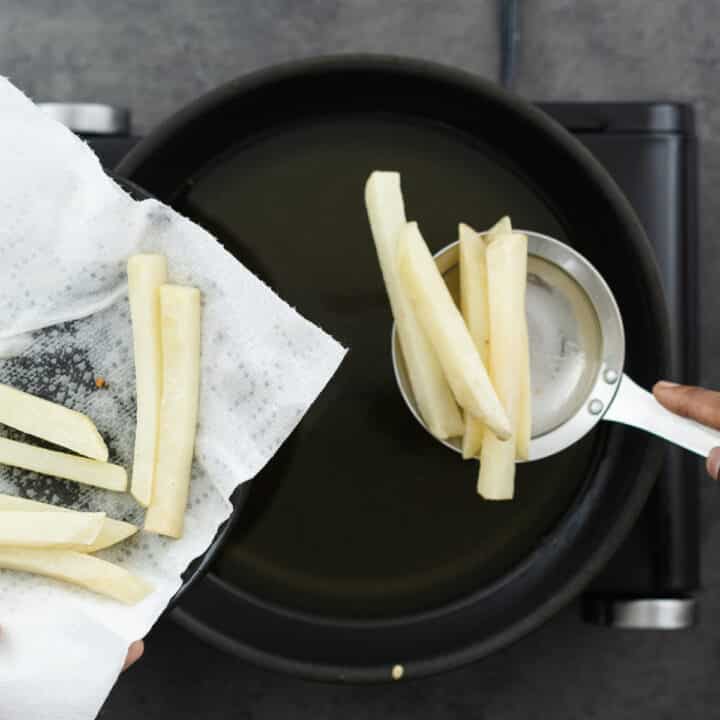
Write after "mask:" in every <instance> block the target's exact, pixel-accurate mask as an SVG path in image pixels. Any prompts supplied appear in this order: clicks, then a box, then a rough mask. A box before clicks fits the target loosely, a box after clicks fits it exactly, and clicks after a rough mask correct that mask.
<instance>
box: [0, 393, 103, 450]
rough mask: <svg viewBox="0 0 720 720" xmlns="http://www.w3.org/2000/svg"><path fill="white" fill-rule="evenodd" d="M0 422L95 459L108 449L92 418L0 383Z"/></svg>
mask: <svg viewBox="0 0 720 720" xmlns="http://www.w3.org/2000/svg"><path fill="white" fill-rule="evenodd" d="M0 423H1V424H3V425H8V426H9V427H12V428H15V429H16V430H20V431H21V432H24V433H27V434H28V435H32V436H34V437H37V438H42V439H43V440H47V441H48V442H51V443H53V444H55V445H60V446H61V447H64V448H67V449H68V450H73V451H74V452H76V453H79V454H80V455H84V456H86V457H89V458H93V459H95V460H101V461H103V462H104V461H106V460H107V459H108V449H107V445H106V444H105V441H104V440H103V439H102V437H101V436H100V433H99V432H98V431H97V428H96V427H95V425H94V423H93V421H92V420H91V419H90V418H89V417H87V415H83V414H82V413H79V412H76V411H75V410H70V409H69V408H66V407H64V406H62V405H58V404H57V403H54V402H50V401H49V400H43V399H42V398H39V397H37V396H36V395H31V394H30V393H26V392H23V391H22V390H17V389H16V388H13V387H10V386H9V385H2V384H0Z"/></svg>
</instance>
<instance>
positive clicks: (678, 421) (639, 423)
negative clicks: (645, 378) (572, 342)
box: [603, 375, 720, 457]
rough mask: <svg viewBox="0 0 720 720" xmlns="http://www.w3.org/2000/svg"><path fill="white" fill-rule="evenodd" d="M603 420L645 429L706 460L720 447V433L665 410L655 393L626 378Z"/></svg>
mask: <svg viewBox="0 0 720 720" xmlns="http://www.w3.org/2000/svg"><path fill="white" fill-rule="evenodd" d="M603 419H604V420H611V421H612V422H618V423H622V424H623V425H632V426H633V427H636V428H640V429H641V430H646V431H647V432H649V433H652V434H653V435H658V436H659V437H661V438H664V439H665V440H669V441H670V442H671V443H674V444H675V445H679V446H680V447H683V448H685V449H686V450H690V451H691V452H694V453H697V454H698V455H702V456H703V457H707V456H708V455H709V454H710V451H711V450H712V449H713V448H714V447H720V432H718V431H717V430H712V429H711V428H709V427H705V425H700V423H697V422H695V421H694V420H688V419H687V418H683V417H680V416H679V415H675V414H674V413H671V412H670V411H669V410H666V409H665V408H664V407H663V406H662V405H661V404H660V403H659V402H658V401H657V400H656V399H655V398H654V396H653V395H652V393H649V392H648V391H647V390H643V389H642V388H641V387H640V386H639V385H637V384H636V383H634V382H633V381H632V380H631V379H630V378H629V377H628V376H627V375H623V376H622V378H621V379H620V387H619V388H618V391H617V394H616V395H615V399H614V400H613V401H612V403H611V404H610V407H609V408H608V409H607V412H606V413H605V415H604V417H603Z"/></svg>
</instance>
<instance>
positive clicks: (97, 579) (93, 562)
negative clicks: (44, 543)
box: [0, 547, 152, 605]
mask: <svg viewBox="0 0 720 720" xmlns="http://www.w3.org/2000/svg"><path fill="white" fill-rule="evenodd" d="M0 568H2V569H5V570H16V571H20V572H29V573H33V574H35V575H44V576H45V577H50V578H54V579H56V580H63V581H65V582H68V583H72V584H73V585H79V586H80V587H84V588H86V589H87V590H91V591H92V592H95V593H98V594H99V595H106V596H107V597H111V598H113V599H115V600H119V601H120V602H124V603H127V604H128V605H134V604H135V603H138V602H140V601H141V600H142V599H143V598H145V597H147V595H149V594H150V593H151V592H152V588H151V587H150V585H149V584H148V583H147V582H145V581H144V580H143V579H141V578H139V577H137V575H133V574H132V573H130V572H128V571H127V570H125V569H124V568H121V567H120V566H119V565H113V564H112V563H109V562H107V561H106V560H101V559H100V558H98V557H95V556H94V555H87V554H85V553H79V552H75V551H73V550H49V549H42V550H40V549H36V548H19V547H0Z"/></svg>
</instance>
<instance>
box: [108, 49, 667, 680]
mask: <svg viewBox="0 0 720 720" xmlns="http://www.w3.org/2000/svg"><path fill="white" fill-rule="evenodd" d="M353 70H354V71H364V72H372V71H374V72H379V73H388V72H392V73H395V74H396V75H405V76H408V77H414V78H418V79H423V80H426V81H431V82H437V83H442V84H444V85H446V86H451V87H453V88H454V89H456V90H460V91H463V92H467V93H471V94H472V95H474V96H476V97H477V96H480V97H483V98H485V99H486V100H489V101H492V102H494V103H497V105H498V106H500V107H502V108H504V109H505V111H507V112H510V113H513V114H515V115H519V116H520V117H522V118H524V119H525V120H526V121H528V122H529V123H531V124H532V125H534V126H535V127H536V129H537V130H538V131H540V132H543V133H544V134H545V135H546V136H547V137H548V141H552V142H553V143H554V144H555V146H556V147H558V148H559V149H562V150H563V151H564V152H565V153H566V154H567V155H568V156H569V157H572V159H573V162H574V163H575V164H576V166H577V167H578V168H579V170H581V171H582V172H583V173H584V174H585V176H586V177H587V178H588V180H589V181H590V182H591V183H592V184H593V185H594V186H595V187H596V188H597V190H598V192H600V193H602V194H603V196H604V198H605V200H606V202H607V203H608V204H609V206H611V207H612V208H613V209H614V211H615V214H616V217H617V218H618V220H619V222H620V224H621V225H622V226H623V227H624V228H625V231H626V234H627V235H628V237H631V238H632V240H633V241H634V245H635V247H636V248H637V253H636V260H637V263H638V271H639V272H642V275H643V277H644V278H646V279H647V285H648V288H647V290H648V294H649V296H648V298H647V302H648V304H649V306H650V307H652V308H653V309H654V310H655V311H656V312H660V313H662V318H661V319H662V320H664V322H661V323H660V324H661V326H665V327H667V309H666V306H665V300H664V296H663V294H662V288H661V283H660V279H659V272H658V265H657V260H656V259H655V257H654V254H653V253H652V251H651V248H650V245H649V242H648V240H647V238H646V237H645V233H644V231H643V229H642V226H641V224H640V221H639V220H638V218H637V217H636V215H635V212H634V210H633V209H632V208H631V206H630V204H629V202H628V200H627V199H626V198H625V196H624V195H623V193H622V192H621V191H620V189H619V188H618V187H617V185H616V183H615V182H614V180H612V178H611V177H610V176H609V174H608V173H607V171H606V170H605V169H604V168H603V167H602V166H601V165H600V164H599V162H598V161H597V160H595V158H594V157H593V156H592V155H591V153H590V152H589V151H588V150H587V149H586V148H585V147H583V146H582V145H581V144H580V142H579V141H578V140H577V139H576V138H574V137H572V136H571V135H570V134H569V133H568V132H567V131H566V130H565V129H564V128H562V127H561V126H560V125H559V124H558V123H556V122H555V121H554V120H553V119H552V118H550V117H548V116H547V115H546V114H545V113H544V112H543V111H541V110H540V109H538V108H535V107H533V106H532V105H530V104H529V103H528V102H526V101H525V100H522V99H520V98H519V97H517V96H514V95H512V94H511V93H508V92H506V91H504V90H501V89H500V88H497V87H496V86H494V85H493V84H492V83H490V82H489V81H487V80H483V79H482V78H478V77H476V76H474V75H472V74H470V73H467V72H465V71H462V70H458V69H456V68H451V67H447V66H444V65H441V64H438V63H434V62H429V61H425V60H417V59H408V58H403V57H399V56H394V55H366V54H361V55H357V54H352V55H331V56H323V57H318V58H311V59H304V60H299V61H290V62H287V63H283V64H281V65H276V66H272V67H269V68H266V69H262V70H259V71H256V72H254V73H252V74H250V75H248V76H243V77H240V78H237V79H235V80H233V81H230V82H228V83H226V84H224V85H222V86H220V87H218V88H216V89H215V90H212V91H210V92H209V93H207V94H206V95H204V96H202V97H200V98H198V99H197V100H195V101H194V102H192V103H190V104H189V105H187V106H186V107H185V108H183V109H181V110H180V111H179V112H178V113H176V114H175V115H173V116H172V117H171V118H169V119H168V120H166V121H165V122H163V123H162V124H160V125H159V126H158V127H157V128H156V129H155V130H154V131H153V132H152V133H151V134H150V135H149V136H148V138H146V139H145V140H143V141H141V142H140V143H139V144H138V145H137V146H136V147H135V148H134V149H133V150H132V151H131V152H130V153H129V154H128V155H127V156H126V157H125V159H124V160H123V161H122V162H121V163H120V165H119V166H118V172H119V174H121V175H124V176H128V177H130V178H133V176H134V175H135V174H136V173H138V171H139V170H140V169H141V168H142V166H143V165H144V164H145V163H146V162H147V161H148V160H149V159H150V158H151V157H152V156H153V155H155V154H156V153H157V152H158V151H160V150H161V149H162V148H163V146H164V145H166V144H167V142H168V140H169V139H171V138H172V136H173V135H174V134H175V133H177V132H178V131H180V130H182V129H183V128H186V127H187V126H188V125H191V124H192V123H194V122H196V121H198V120H201V119H202V117H203V116H205V115H206V114H207V113H210V112H212V111H213V110H217V109H218V108H219V107H220V106H222V105H223V104H224V103H226V102H228V101H230V100H232V99H234V98H236V97H238V96H241V95H243V94H246V93H247V92H249V91H251V90H253V89H256V88H258V87H261V86H267V85H270V84H275V83H278V82H280V81H282V80H292V79H294V78H295V79H297V78H300V77H305V76H307V75H308V74H310V75H312V74H317V73H320V74H326V73H330V72H348V71H353ZM668 357H669V338H667V336H665V335H661V337H659V338H658V358H659V365H660V366H661V368H660V370H661V371H662V372H664V371H665V370H666V368H667V362H668ZM661 447H662V443H661V442H660V441H657V440H654V439H651V438H648V439H647V441H646V442H645V445H644V449H643V458H644V460H645V461H644V462H643V464H642V472H641V473H640V475H639V476H638V477H637V478H636V481H635V483H634V488H633V490H632V491H631V492H630V494H629V496H628V502H627V504H626V505H625V507H624V508H623V510H624V511H623V512H622V513H620V514H619V517H618V518H616V519H615V521H614V524H613V526H612V529H611V531H610V532H609V533H607V534H606V535H605V536H604V537H603V538H602V539H601V540H600V541H598V542H597V544H596V545H595V547H594V548H593V551H592V552H590V553H589V554H588V555H587V556H586V557H585V558H584V560H583V563H582V565H581V566H580V567H578V568H577V569H574V570H573V571H572V574H570V575H569V577H568V579H567V580H566V582H564V583H562V584H560V585H559V586H557V587H555V588H554V589H553V592H552V593H551V594H550V595H549V596H548V597H547V598H546V599H545V601H544V602H543V603H541V604H540V605H538V606H537V607H536V608H535V609H534V610H533V611H532V612H530V613H528V614H527V615H525V616H524V617H523V618H521V619H520V620H518V621H516V622H514V623H513V624H511V625H509V626H507V627H506V628H504V629H503V630H502V631H501V632H499V633H497V634H495V635H493V636H491V637H490V638H489V639H488V638H485V639H483V640H481V641H476V642H475V643H471V644H470V645H469V646H465V647H461V648H458V650H456V651H453V652H448V653H444V654H442V655H439V656H436V657H432V658H430V659H427V658H425V659H420V660H417V661H408V663H407V667H413V668H414V670H413V672H411V673H409V674H410V675H412V676H417V675H418V674H422V675H424V674H430V673H434V672H438V671H439V670H441V669H449V668H450V667H456V666H458V665H460V664H464V663H466V662H470V661H472V660H474V659H477V658H479V657H481V656H483V655H485V654H487V653H488V652H491V651H492V650H494V649H497V648H498V647H501V646H504V645H507V644H508V643H509V642H512V641H513V640H515V639H517V638H518V637H520V636H522V635H524V634H526V633H527V632H529V631H530V630H531V629H533V628H534V627H537V626H538V625H540V624H541V623H542V622H544V621H545V620H547V619H548V618H549V617H550V616H551V615H553V614H554V613H555V612H556V611H557V610H558V609H559V608H560V607H562V606H563V605H564V604H566V603H567V602H568V601H569V600H570V599H571V598H572V597H574V596H575V595H576V594H577V593H579V592H580V590H581V589H582V588H583V587H584V586H585V585H586V584H587V583H588V582H589V581H590V579H591V578H592V577H593V576H594V575H595V574H596V573H597V571H598V570H599V569H600V568H601V566H602V565H603V564H604V563H605V562H606V561H607V560H608V559H609V557H610V556H611V554H612V553H613V552H614V551H615V550H616V549H617V548H618V547H619V545H620V543H621V542H622V540H623V539H624V537H625V535H626V534H627V532H628V530H629V528H630V527H631V525H632V523H633V522H634V521H635V519H636V517H637V516H638V514H639V512H640V509H641V507H642V506H643V505H644V503H645V500H646V498H647V495H648V493H649V491H650V489H651V487H652V485H653V483H654V480H655V477H656V474H657V470H658V468H659V465H660V461H661V456H662V454H661V453H659V452H656V451H657V450H658V449H659V448H661ZM566 520H567V519H566V518H565V521H566ZM563 524H564V521H563V519H561V520H560V521H559V522H558V524H557V525H556V526H555V528H554V530H553V532H557V531H558V530H559V528H561V527H562V525H563ZM211 578H212V574H210V579H211ZM471 596H472V594H471V595H470V596H468V597H471ZM253 597H254V599H255V601H256V602H258V604H259V605H260V606H263V605H266V604H265V603H263V601H262V599H260V598H257V597H256V596H253ZM443 607H445V606H443ZM291 612H292V614H293V615H295V616H298V615H299V613H297V612H296V611H294V610H292V611H291ZM183 615H186V613H184V611H182V609H178V610H176V611H175V613H174V616H176V617H177V618H178V619H179V620H180V621H181V622H182V618H183ZM310 617H311V618H312V619H313V621H315V620H317V617H316V616H310ZM402 619H403V618H402V617H401V618H398V620H402ZM405 620H407V618H405ZM343 623H345V619H343ZM201 634H202V633H201ZM210 634H211V633H210ZM210 634H208V637H210ZM234 651H235V652H236V653H237V654H239V655H241V656H243V657H245V658H247V659H251V660H253V659H254V660H255V661H256V662H259V663H260V664H262V665H265V666H269V667H276V668H277V669H283V670H286V671H290V672H293V673H294V674H299V675H302V676H304V677H313V678H316V679H337V678H338V677H339V676H342V677H343V678H345V679H351V678H350V677H349V676H350V675H355V673H354V670H353V669H348V668H347V667H346V668H343V669H340V668H337V669H335V670H334V671H333V672H332V674H331V673H330V671H329V670H328V669H326V671H323V669H322V667H321V666H319V665H318V666H313V665H312V664H309V663H307V662H305V661H302V660H291V659H288V658H280V657H276V656H272V655H271V656H268V654H267V653H262V652H261V651H259V650H257V649H256V648H254V647H253V646H251V645H248V644H237V646H236V647H235V648H234ZM272 658H274V660H273V659H272ZM314 667H315V668H316V669H314ZM367 670H368V671H369V670H370V669H367ZM370 675H372V678H370V677H369V675H368V672H365V671H363V672H358V673H357V680H358V681H363V679H365V680H366V681H367V680H370V679H372V680H375V681H378V680H384V679H388V678H387V668H386V667H385V666H382V667H379V668H376V669H374V670H372V672H370Z"/></svg>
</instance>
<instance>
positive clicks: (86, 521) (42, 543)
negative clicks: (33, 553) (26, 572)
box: [0, 510, 105, 548]
mask: <svg viewBox="0 0 720 720" xmlns="http://www.w3.org/2000/svg"><path fill="white" fill-rule="evenodd" d="M104 519H105V513H64V512H46V513H42V514H39V513H32V512H23V511H18V510H2V511H0V546H7V545H14V546H17V547H35V548H38V547H40V548H42V547H46V548H49V547H52V548H67V547H68V546H74V545H84V546H86V547H87V546H89V545H90V544H91V543H93V542H94V541H95V540H96V538H97V536H98V534H99V533H100V530H101V529H102V525H103V520H104Z"/></svg>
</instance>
